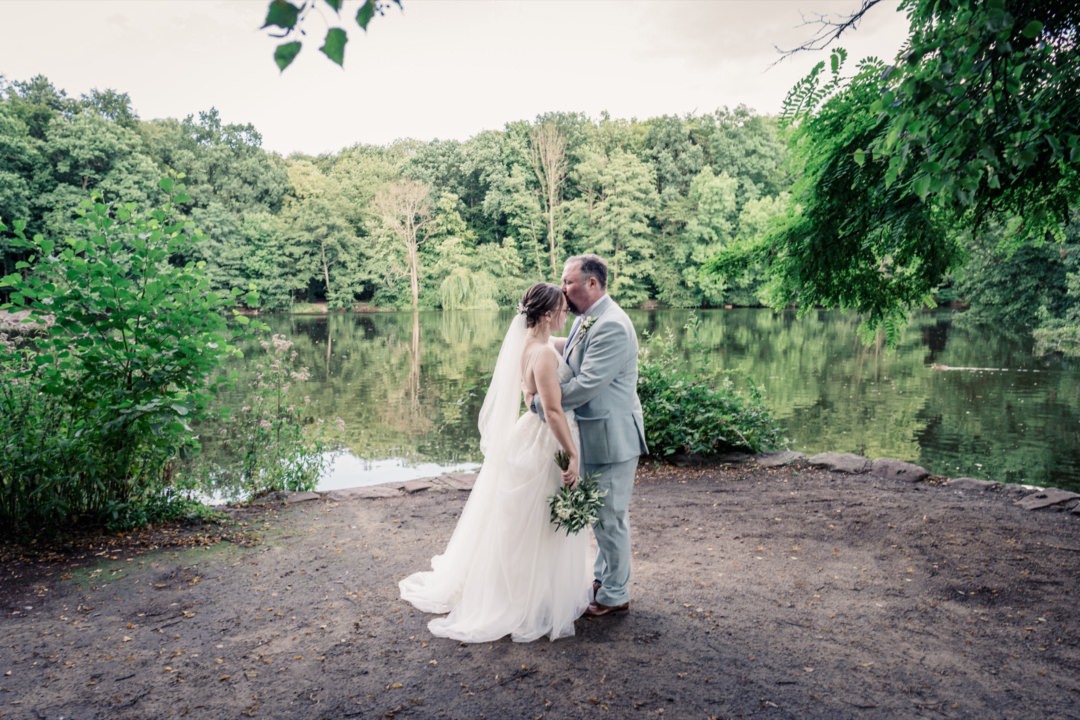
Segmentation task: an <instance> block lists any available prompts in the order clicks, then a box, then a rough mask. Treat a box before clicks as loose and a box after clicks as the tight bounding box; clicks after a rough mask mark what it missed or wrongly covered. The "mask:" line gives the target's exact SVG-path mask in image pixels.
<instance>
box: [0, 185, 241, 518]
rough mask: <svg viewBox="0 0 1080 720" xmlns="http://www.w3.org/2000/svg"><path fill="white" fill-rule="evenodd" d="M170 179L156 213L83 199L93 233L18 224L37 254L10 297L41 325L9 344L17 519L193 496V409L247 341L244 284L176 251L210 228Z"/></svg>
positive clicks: (2, 452) (0, 429) (3, 350)
mask: <svg viewBox="0 0 1080 720" xmlns="http://www.w3.org/2000/svg"><path fill="white" fill-rule="evenodd" d="M161 187H162V190H164V191H165V192H166V193H168V194H169V196H170V197H169V199H168V200H167V201H166V202H165V204H164V206H163V207H161V208H158V209H153V210H150V211H149V212H142V211H140V210H139V209H138V208H136V207H135V206H134V205H131V204H106V203H105V202H104V201H103V200H102V198H101V196H100V195H97V194H95V195H94V196H92V199H91V200H88V201H86V202H84V203H83V204H82V206H81V207H80V208H79V209H78V211H77V214H78V220H77V222H78V224H79V225H80V226H81V228H82V229H83V232H82V233H81V235H79V236H77V237H72V238H68V239H67V240H66V241H64V242H62V243H57V242H54V241H53V240H52V239H46V238H42V237H41V236H35V237H34V238H33V239H27V238H26V237H25V235H24V232H23V228H24V227H25V225H24V224H22V223H16V224H15V228H14V232H13V237H12V238H11V239H10V242H11V244H13V245H15V246H17V247H20V248H21V249H23V250H24V251H25V252H27V253H28V260H27V261H26V262H19V263H18V264H17V266H16V267H17V270H18V272H17V273H14V274H11V275H8V276H6V277H4V278H2V279H0V286H2V287H6V288H8V289H9V290H10V298H11V301H10V302H9V303H7V304H6V305H4V306H2V309H8V310H13V311H29V316H28V318H29V320H30V321H32V323H34V325H33V327H34V328H35V332H34V333H32V334H27V333H14V334H12V335H11V336H9V337H6V338H5V339H4V340H5V341H4V342H2V343H0V388H2V389H0V527H3V528H4V530H5V531H8V532H11V533H13V534H14V533H23V532H26V531H30V530H38V531H40V530H48V529H50V528H59V527H62V526H64V525H66V524H68V523H71V522H74V521H78V520H81V519H87V518H88V519H91V520H93V521H97V522H103V523H106V524H110V525H113V526H117V525H119V526H124V525H130V524H138V523H139V522H142V521H143V520H144V519H145V518H149V517H155V516H157V514H160V508H161V506H162V504H163V503H164V504H166V505H167V504H168V503H169V501H170V499H172V498H175V499H178V500H179V496H178V495H177V494H176V493H175V492H174V490H173V489H172V488H171V484H172V474H173V471H174V469H175V462H176V460H177V458H178V457H180V456H181V454H182V453H184V452H190V451H193V450H195V449H196V448H197V443H196V440H195V437H194V435H193V433H192V430H191V427H190V421H191V420H192V419H196V418H200V417H203V416H204V414H205V412H206V408H207V405H208V403H209V400H210V399H211V397H212V396H213V395H214V394H215V393H216V391H217V389H218V387H217V383H216V382H214V381H212V378H215V377H220V373H218V369H219V367H220V365H221V364H222V362H223V360H224V359H225V358H226V357H227V356H228V355H229V354H230V353H232V352H233V350H232V345H231V335H230V332H229V329H228V327H227V324H226V317H225V312H226V310H228V309H229V308H230V307H233V306H235V305H236V304H237V301H238V294H239V293H238V292H234V293H232V294H225V295H223V294H220V293H216V292H214V291H212V289H211V287H210V283H209V280H208V278H207V276H206V274H205V273H204V272H203V268H202V266H201V264H195V263H187V264H184V265H178V264H174V263H173V262H171V260H172V259H173V258H177V257H192V256H194V255H195V253H193V252H191V247H192V245H193V244H195V243H198V242H199V241H200V239H201V236H200V234H199V232H198V231H197V230H196V229H195V228H194V227H193V226H192V225H191V224H190V223H188V222H184V221H182V220H179V219H177V217H176V215H175V214H174V212H173V203H174V202H177V203H180V202H186V201H187V197H186V196H185V195H184V193H183V187H182V186H175V187H174V184H173V181H171V180H168V179H166V180H162V182H161ZM6 230H7V228H6V227H4V226H3V225H0V232H3V231H6ZM238 320H239V321H240V322H241V323H242V322H243V319H242V318H239V319H238ZM27 327H30V325H29V324H28V325H27ZM155 508H156V509H155Z"/></svg>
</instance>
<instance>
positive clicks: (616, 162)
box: [569, 150, 658, 306]
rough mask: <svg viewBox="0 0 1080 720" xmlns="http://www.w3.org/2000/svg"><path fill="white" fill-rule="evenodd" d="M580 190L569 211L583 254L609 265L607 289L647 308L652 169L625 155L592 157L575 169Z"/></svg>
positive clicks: (650, 271) (654, 198)
mask: <svg viewBox="0 0 1080 720" xmlns="http://www.w3.org/2000/svg"><path fill="white" fill-rule="evenodd" d="M575 176H576V181H577V184H578V186H579V188H580V189H581V197H579V198H578V199H577V200H576V201H575V202H574V204H573V206H572V207H571V209H570V211H569V212H570V215H571V220H570V222H571V225H572V227H573V228H574V230H575V235H576V237H575V240H574V247H575V250H576V251H578V252H595V253H597V254H599V255H602V256H604V257H605V258H606V259H607V261H608V272H609V277H608V288H609V290H610V292H611V294H612V295H613V296H614V297H616V298H618V300H619V302H620V303H623V304H625V305H628V306H635V305H640V304H642V303H643V302H644V301H645V300H647V299H649V297H650V296H651V290H652V283H651V277H652V275H653V260H652V257H653V250H654V248H653V245H652V243H651V231H650V228H649V222H650V219H651V218H652V215H653V214H654V213H655V212H656V208H657V205H658V198H657V194H656V178H655V175H654V173H653V170H652V168H651V167H649V166H648V165H646V164H645V163H643V162H642V161H641V160H639V159H638V158H637V157H635V156H634V155H632V154H631V153H629V152H626V151H624V150H615V151H614V152H613V153H612V154H611V155H610V156H607V155H602V154H599V153H592V154H590V155H588V156H587V157H586V159H585V160H584V161H583V162H582V163H581V164H579V165H578V166H577V167H576V168H575Z"/></svg>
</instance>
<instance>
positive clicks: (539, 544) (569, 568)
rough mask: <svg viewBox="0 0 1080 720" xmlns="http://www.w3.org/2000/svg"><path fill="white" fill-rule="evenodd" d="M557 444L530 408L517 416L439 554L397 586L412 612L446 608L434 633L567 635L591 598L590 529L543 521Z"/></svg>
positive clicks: (466, 638) (474, 638)
mask: <svg viewBox="0 0 1080 720" xmlns="http://www.w3.org/2000/svg"><path fill="white" fill-rule="evenodd" d="M573 429H574V430H575V431H576V428H573ZM575 436H576V432H575ZM558 449H559V445H558V442H557V441H556V440H555V437H554V435H553V434H552V433H551V430H550V429H549V428H548V426H547V425H546V424H545V423H544V422H543V421H541V420H540V419H539V418H538V417H537V416H536V415H535V414H533V413H526V414H524V415H522V416H521V417H520V418H518V420H517V423H516V424H515V426H514V430H513V433H512V434H511V436H510V440H509V442H508V443H507V444H506V446H505V447H501V448H495V449H493V451H492V452H490V453H489V454H488V457H486V458H485V459H484V464H483V466H482V467H481V468H480V473H479V474H478V475H477V478H476V483H475V485H474V486H473V489H472V492H471V493H470V495H469V499H468V501H467V502H466V504H465V508H464V509H463V510H462V513H461V517H460V519H459V520H458V524H457V527H456V528H455V529H454V533H453V535H452V536H451V538H450V542H449V543H448V544H447V546H446V550H445V551H444V552H443V553H442V554H441V555H436V556H435V557H433V558H432V559H431V570H430V571H425V572H418V573H414V574H412V575H410V576H409V577H407V578H405V579H404V580H402V581H400V582H399V583H398V587H399V588H400V590H401V597H402V598H403V599H405V600H407V601H409V602H410V603H412V604H413V605H414V606H415V607H416V608H418V609H419V610H422V611H424V612H429V613H448V615H446V617H441V618H436V619H434V620H432V621H431V622H430V623H428V628H429V629H430V630H431V633H432V634H433V635H437V636H439V637H447V638H453V639H455V640H460V641H463V642H488V641H491V640H497V639H499V638H502V637H505V636H506V635H510V636H511V638H512V639H513V640H514V641H517V642H530V641H532V640H536V639H538V638H540V637H543V636H545V635H546V636H548V637H549V638H551V639H552V640H556V639H558V638H561V637H568V636H571V635H573V634H574V621H575V620H576V619H577V618H579V617H580V616H581V614H582V613H583V612H584V611H585V608H586V606H587V605H588V604H589V600H590V590H591V585H592V573H591V570H590V568H591V565H592V563H591V561H590V556H591V549H590V541H591V531H590V530H588V529H586V530H582V531H581V532H579V533H577V534H574V535H567V534H566V531H565V530H556V529H555V526H554V525H552V524H551V520H550V508H549V507H548V504H547V500H548V498H549V497H550V496H551V495H552V494H553V493H555V491H556V490H558V488H559V484H560V482H561V478H560V476H559V468H558V466H557V465H556V464H555V452H556V450H558Z"/></svg>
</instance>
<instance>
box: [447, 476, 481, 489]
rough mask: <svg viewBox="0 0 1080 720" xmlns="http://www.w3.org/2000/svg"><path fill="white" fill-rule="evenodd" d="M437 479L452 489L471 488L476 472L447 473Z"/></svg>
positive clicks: (474, 481)
mask: <svg viewBox="0 0 1080 720" xmlns="http://www.w3.org/2000/svg"><path fill="white" fill-rule="evenodd" d="M439 481H440V482H441V483H442V484H443V485H446V486H447V487H448V488H451V489H453V490H472V487H473V485H474V484H475V483H476V473H447V474H446V475H443V476H441V477H440V478H439Z"/></svg>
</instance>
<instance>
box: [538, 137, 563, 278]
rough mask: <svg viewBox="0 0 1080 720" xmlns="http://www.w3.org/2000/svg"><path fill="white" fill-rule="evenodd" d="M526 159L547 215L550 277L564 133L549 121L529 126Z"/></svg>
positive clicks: (555, 256)
mask: <svg viewBox="0 0 1080 720" xmlns="http://www.w3.org/2000/svg"><path fill="white" fill-rule="evenodd" d="M529 150H530V155H529V158H530V160H531V161H532V168H533V172H534V173H536V179H537V181H538V182H539V183H540V199H541V201H542V203H543V207H544V213H545V215H546V216H547V235H548V258H549V260H550V261H551V274H552V277H554V276H556V275H558V274H559V253H558V250H559V236H558V234H557V233H556V231H555V216H556V213H557V212H558V208H559V203H560V202H561V201H562V187H563V182H564V181H565V180H566V171H567V158H566V136H564V135H563V134H562V132H561V131H560V130H559V128H558V126H557V125H556V124H555V123H554V122H551V121H548V122H545V123H543V124H541V125H537V126H536V127H533V128H532V130H531V131H530V132H529Z"/></svg>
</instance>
